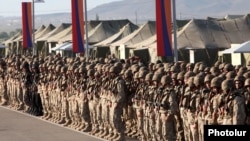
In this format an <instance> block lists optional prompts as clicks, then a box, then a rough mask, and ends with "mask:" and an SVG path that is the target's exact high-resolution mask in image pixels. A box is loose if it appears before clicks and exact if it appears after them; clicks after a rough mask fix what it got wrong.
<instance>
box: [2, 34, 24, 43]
mask: <svg viewBox="0 0 250 141" xmlns="http://www.w3.org/2000/svg"><path fill="white" fill-rule="evenodd" d="M19 36H22V32H21V31H20V32H17V33H16V34H15V35H14V36H12V37H10V38H9V39H8V40H6V41H4V42H3V44H5V45H7V44H8V43H11V42H12V41H13V40H15V39H16V38H18V37H19Z"/></svg>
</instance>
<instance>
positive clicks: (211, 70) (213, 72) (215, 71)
mask: <svg viewBox="0 0 250 141" xmlns="http://www.w3.org/2000/svg"><path fill="white" fill-rule="evenodd" d="M210 73H211V74H213V75H215V76H217V75H218V74H219V73H220V70H219V68H218V67H216V66H213V67H211V68H210Z"/></svg>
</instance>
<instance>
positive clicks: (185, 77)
mask: <svg viewBox="0 0 250 141" xmlns="http://www.w3.org/2000/svg"><path fill="white" fill-rule="evenodd" d="M192 76H195V74H194V72H192V71H188V72H186V73H185V75H184V79H188V78H189V77H192Z"/></svg>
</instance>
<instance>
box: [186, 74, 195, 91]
mask: <svg viewBox="0 0 250 141" xmlns="http://www.w3.org/2000/svg"><path fill="white" fill-rule="evenodd" d="M187 85H188V87H190V88H192V87H194V76H191V77H189V78H188V80H187Z"/></svg>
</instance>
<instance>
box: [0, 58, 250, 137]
mask: <svg viewBox="0 0 250 141" xmlns="http://www.w3.org/2000/svg"><path fill="white" fill-rule="evenodd" d="M0 74H1V75H0V76H1V77H0V89H1V93H0V103H1V105H3V106H8V107H10V108H13V109H16V110H22V111H24V112H27V113H29V114H32V115H35V116H41V118H43V119H45V120H50V121H51V122H55V123H57V124H61V125H63V126H65V127H69V128H72V129H75V130H78V131H83V132H88V133H89V134H91V135H94V136H98V137H100V138H104V139H107V140H112V141H124V140H125V136H130V137H133V138H137V139H139V140H142V141H151V140H154V141H162V140H163V141H164V140H166V141H175V140H178V141H202V140H203V138H204V133H203V128H204V125H243V124H247V125H249V124H250V71H249V69H247V67H244V66H233V65H232V64H229V63H222V62H219V61H218V62H216V63H215V64H214V65H213V66H211V67H208V66H207V65H206V64H205V63H203V62H198V63H195V64H193V63H185V62H177V63H163V62H160V61H158V62H157V63H155V64H154V63H150V64H148V65H144V64H143V63H141V62H140V61H139V60H138V58H130V59H127V60H119V59H117V58H114V57H113V56H109V57H107V58H97V59H93V60H92V59H87V58H83V57H76V58H67V57H61V56H59V55H55V56H47V57H44V58H43V57H37V56H31V57H28V56H21V55H12V56H8V57H6V58H4V59H0Z"/></svg>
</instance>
